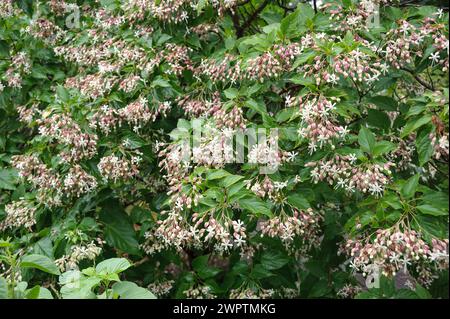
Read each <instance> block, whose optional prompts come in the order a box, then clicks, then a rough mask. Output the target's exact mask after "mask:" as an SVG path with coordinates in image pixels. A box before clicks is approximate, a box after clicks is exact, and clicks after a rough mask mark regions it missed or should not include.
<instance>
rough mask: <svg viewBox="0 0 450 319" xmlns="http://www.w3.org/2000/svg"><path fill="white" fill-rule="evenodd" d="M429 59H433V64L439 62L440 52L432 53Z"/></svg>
mask: <svg viewBox="0 0 450 319" xmlns="http://www.w3.org/2000/svg"><path fill="white" fill-rule="evenodd" d="M428 59H430V60H431V63H432V64H434V63H439V52H434V53H431V55H430V57H429V58H428Z"/></svg>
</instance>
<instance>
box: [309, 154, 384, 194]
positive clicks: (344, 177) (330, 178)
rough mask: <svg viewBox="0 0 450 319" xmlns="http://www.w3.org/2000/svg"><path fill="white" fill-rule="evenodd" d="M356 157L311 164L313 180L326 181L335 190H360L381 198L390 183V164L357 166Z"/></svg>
mask: <svg viewBox="0 0 450 319" xmlns="http://www.w3.org/2000/svg"><path fill="white" fill-rule="evenodd" d="M356 160H357V159H356V157H355V156H354V155H353V154H352V155H335V156H334V157H333V158H331V159H330V160H326V159H323V160H320V161H318V162H309V163H308V164H307V166H308V167H313V169H312V171H311V177H312V180H313V181H314V182H315V183H317V182H319V181H325V182H327V183H328V184H330V185H335V188H342V189H345V190H346V191H347V192H349V193H351V192H354V191H355V190H358V191H360V192H362V193H370V194H372V195H376V196H380V195H382V194H383V191H384V187H385V186H386V185H387V184H388V183H389V182H390V180H391V178H390V175H391V169H390V167H391V166H392V165H393V164H392V163H390V162H387V163H385V164H361V165H355V163H356Z"/></svg>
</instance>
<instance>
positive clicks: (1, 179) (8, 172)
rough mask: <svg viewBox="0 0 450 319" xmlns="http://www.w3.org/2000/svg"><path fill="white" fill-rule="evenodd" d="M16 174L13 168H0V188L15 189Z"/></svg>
mask: <svg viewBox="0 0 450 319" xmlns="http://www.w3.org/2000/svg"><path fill="white" fill-rule="evenodd" d="M16 179H17V174H16V171H15V170H13V169H1V168H0V189H7V190H15V189H16V187H15V186H14V184H15V183H16Z"/></svg>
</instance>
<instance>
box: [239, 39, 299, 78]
mask: <svg viewBox="0 0 450 319" xmlns="http://www.w3.org/2000/svg"><path fill="white" fill-rule="evenodd" d="M300 52H301V51H300V47H299V46H298V45H297V44H290V45H288V46H281V45H275V46H274V47H273V53H272V52H265V53H263V54H262V55H260V56H258V57H256V58H251V59H249V60H248V61H247V67H246V69H245V72H244V74H245V75H246V77H247V78H249V79H252V80H257V81H260V82H263V81H264V80H265V79H270V78H273V77H278V76H279V75H280V74H281V73H282V72H283V71H285V70H286V69H289V68H290V66H291V63H292V62H293V60H294V59H295V57H296V56H297V55H298V54H300Z"/></svg>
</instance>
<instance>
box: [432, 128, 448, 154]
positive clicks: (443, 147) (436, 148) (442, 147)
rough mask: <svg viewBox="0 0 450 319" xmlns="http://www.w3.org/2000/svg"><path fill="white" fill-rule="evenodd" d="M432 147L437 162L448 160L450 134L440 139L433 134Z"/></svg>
mask: <svg viewBox="0 0 450 319" xmlns="http://www.w3.org/2000/svg"><path fill="white" fill-rule="evenodd" d="M429 138H430V141H431V145H432V146H433V157H434V158H435V159H437V160H439V159H441V158H442V159H444V160H448V152H449V142H448V133H444V134H442V135H441V136H440V137H439V136H437V135H436V134H435V133H431V134H430V136H429Z"/></svg>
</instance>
